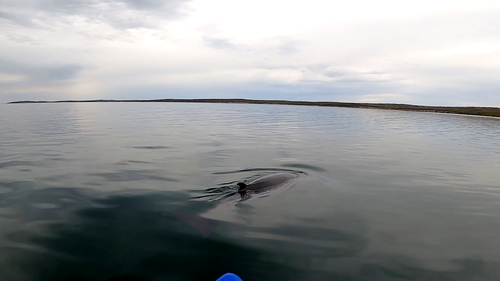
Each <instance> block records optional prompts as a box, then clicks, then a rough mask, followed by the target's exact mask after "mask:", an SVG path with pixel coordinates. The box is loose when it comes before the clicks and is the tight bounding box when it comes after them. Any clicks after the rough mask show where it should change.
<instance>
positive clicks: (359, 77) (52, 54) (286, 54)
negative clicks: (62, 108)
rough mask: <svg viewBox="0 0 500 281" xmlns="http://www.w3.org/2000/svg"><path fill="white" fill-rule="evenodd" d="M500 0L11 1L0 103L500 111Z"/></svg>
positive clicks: (4, 24) (0, 55)
mask: <svg viewBox="0 0 500 281" xmlns="http://www.w3.org/2000/svg"><path fill="white" fill-rule="evenodd" d="M499 15H500V1H498V0H491V1H489V0H475V1H472V0H467V1H463V0H454V1H443V0H419V1H401V0H378V1H373V0H350V1H345V0H343V1H337V0H307V1H302V0H297V1H284V0H283V1H281V0H265V1H264V0H252V1H238V0H210V1H208V0H198V1H197V0H193V1H191V0H0V102H7V101H14V100H27V99H35V100H45V99H50V100H53V99H95V98H123V99H132V98H133V99H151V98H233V97H234V98H236V97H238V98H255V99H289V100H324V101H353V102H390V103H393V102H394V103H413V104H426V105H482V106H500V16H499Z"/></svg>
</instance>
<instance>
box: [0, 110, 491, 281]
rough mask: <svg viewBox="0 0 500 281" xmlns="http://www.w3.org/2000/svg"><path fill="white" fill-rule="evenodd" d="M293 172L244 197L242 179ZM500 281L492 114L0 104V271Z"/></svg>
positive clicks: (5, 280) (71, 276)
mask: <svg viewBox="0 0 500 281" xmlns="http://www.w3.org/2000/svg"><path fill="white" fill-rule="evenodd" d="M270 173H293V174H296V175H298V180H297V182H295V184H294V185H291V186H290V185H288V186H284V187H283V186H281V187H280V186H278V187H277V188H274V189H270V190H269V191H268V192H266V193H264V194H261V195H259V196H253V197H251V198H249V199H248V200H244V201H240V200H239V199H241V198H239V197H238V196H239V194H238V193H235V191H236V189H237V187H236V185H235V184H236V183H237V182H239V181H244V182H246V183H251V182H252V181H254V180H256V179H258V178H259V177H261V176H265V175H268V174H270ZM225 272H234V273H237V274H239V275H240V276H241V277H242V278H243V279H244V280H245V281H251V280H285V281H286V280H500V119H494V118H483V117H470V116H457V115H445V114H431V113H416V112H399V111H383V110H364V109H348V108H320V107H300V106H280V105H244V104H168V103H164V104H163V103H158V104H153V103H151V104H130V103H128V104H119V103H113V104H95V103H94V104H78V103H76V104H22V105H0V280H2V281H10V280H15V281H17V280H29V281H31V280H33V281H35V280H37V281H38V280H176V281H177V280H189V281H194V280H200V281H202V280H203V281H213V280H215V279H216V278H217V277H219V276H220V275H222V274H223V273H225Z"/></svg>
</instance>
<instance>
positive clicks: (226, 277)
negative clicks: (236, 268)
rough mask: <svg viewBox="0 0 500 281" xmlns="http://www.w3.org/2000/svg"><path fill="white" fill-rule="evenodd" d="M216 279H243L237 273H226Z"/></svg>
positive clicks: (219, 280) (218, 280)
mask: <svg viewBox="0 0 500 281" xmlns="http://www.w3.org/2000/svg"><path fill="white" fill-rule="evenodd" d="M217 281H243V280H241V278H240V277H238V275H236V274H233V273H226V274H224V275H222V276H221V278H219V279H217Z"/></svg>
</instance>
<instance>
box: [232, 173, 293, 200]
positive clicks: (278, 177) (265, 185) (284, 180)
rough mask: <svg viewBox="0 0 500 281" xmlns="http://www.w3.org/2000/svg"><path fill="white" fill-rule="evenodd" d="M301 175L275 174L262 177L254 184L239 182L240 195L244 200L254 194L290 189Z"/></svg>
mask: <svg viewBox="0 0 500 281" xmlns="http://www.w3.org/2000/svg"><path fill="white" fill-rule="evenodd" d="M298 178H299V175H297V174H294V173H273V174H269V175H266V176H263V177H260V178H258V179H256V180H254V181H252V182H249V183H248V184H247V183H244V182H238V183H237V186H238V191H237V192H238V194H240V196H241V198H242V200H243V199H247V197H249V196H251V195H252V194H262V193H267V192H269V191H272V190H275V189H282V188H289V187H292V186H294V185H295V184H296V183H297V181H298Z"/></svg>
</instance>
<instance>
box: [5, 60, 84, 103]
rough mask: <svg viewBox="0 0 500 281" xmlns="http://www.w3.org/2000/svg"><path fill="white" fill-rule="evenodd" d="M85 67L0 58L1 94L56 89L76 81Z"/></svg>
mask: <svg viewBox="0 0 500 281" xmlns="http://www.w3.org/2000/svg"><path fill="white" fill-rule="evenodd" d="M84 69H86V66H84V65H78V64H62V65H32V64H23V63H17V62H13V61H10V60H5V59H2V58H0V87H1V89H2V91H1V92H0V94H2V93H12V92H22V93H29V92H32V91H37V92H38V91H49V92H50V91H54V90H55V89H56V88H58V87H61V86H67V85H68V84H71V83H72V82H74V80H75V79H76V78H77V77H78V76H79V75H80V73H81V72H82V71H83V70H84Z"/></svg>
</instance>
